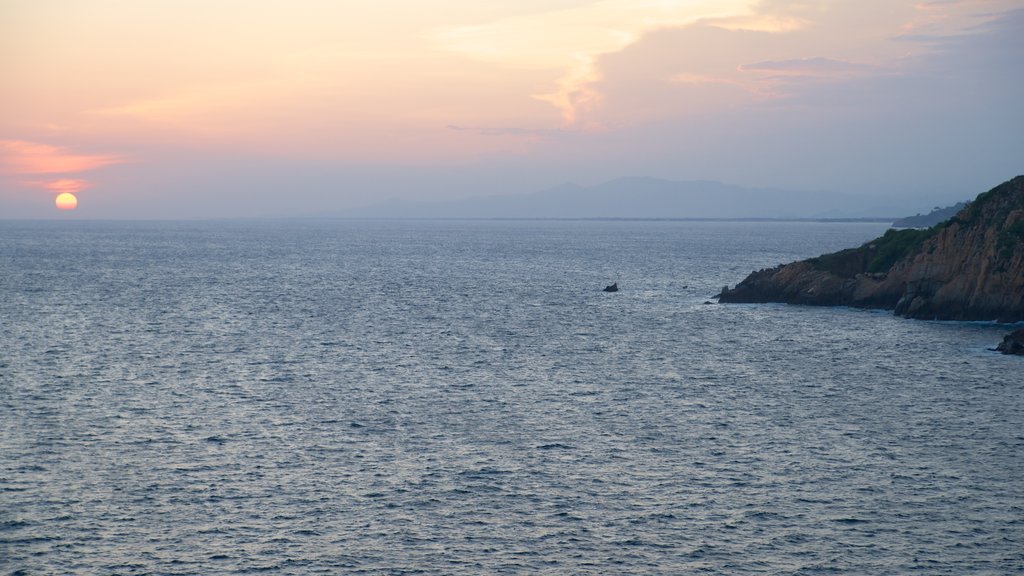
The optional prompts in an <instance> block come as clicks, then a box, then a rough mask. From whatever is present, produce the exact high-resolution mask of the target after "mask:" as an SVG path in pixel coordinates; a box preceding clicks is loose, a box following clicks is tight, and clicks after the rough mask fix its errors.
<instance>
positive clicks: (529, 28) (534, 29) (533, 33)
mask: <svg viewBox="0 0 1024 576" xmlns="http://www.w3.org/2000/svg"><path fill="white" fill-rule="evenodd" d="M752 4H753V0H658V1H653V0H652V1H647V2H636V1H634V0H605V1H602V2H590V3H587V4H586V5H583V6H577V7H574V8H569V9H561V10H551V11H546V12H540V13H534V14H530V15H526V16H518V17H513V18H506V19H501V20H497V21H494V22H490V23H487V24H482V25H476V26H462V27H453V28H446V29H441V30H436V31H434V32H433V33H432V34H431V38H432V39H433V40H434V42H435V43H436V44H438V45H440V46H441V47H442V48H443V49H445V50H448V51H451V52H456V53H460V54H462V55H464V56H467V57H469V58H473V59H476V60H481V61H485V62H493V63H499V64H504V65H507V66H511V67H519V68H545V69H549V68H557V69H560V70H562V74H561V77H560V78H559V80H558V81H557V82H556V85H555V86H553V87H551V90H550V91H548V92H543V93H539V94H535V95H534V96H533V97H534V98H536V99H537V100H541V101H544V102H548V103H550V104H551V105H553V106H554V107H555V108H557V109H558V110H559V111H560V113H561V116H562V120H563V125H565V126H578V125H580V124H581V121H582V113H583V112H585V111H586V110H588V109H590V108H593V107H595V106H597V105H598V104H599V103H600V101H601V94H600V93H599V92H597V91H595V90H594V88H593V85H594V83H595V82H597V81H598V80H600V71H599V69H598V67H597V59H598V57H599V56H600V55H602V54H607V53H613V52H618V51H620V50H622V49H623V48H625V47H627V46H629V45H631V44H633V43H634V42H636V41H637V40H638V39H640V38H641V37H643V36H644V35H645V34H646V33H648V32H651V31H654V30H659V29H664V28H672V27H680V26H686V25H689V24H693V23H695V22H698V21H701V20H708V19H711V20H720V21H721V22H722V23H723V25H724V23H726V22H733V23H734V24H735V25H737V26H755V25H756V26H760V25H762V24H761V23H759V22H753V21H750V22H745V23H743V22H741V21H740V19H744V18H746V19H749V18H751V17H752V16H753V14H752V12H751V5H752Z"/></svg>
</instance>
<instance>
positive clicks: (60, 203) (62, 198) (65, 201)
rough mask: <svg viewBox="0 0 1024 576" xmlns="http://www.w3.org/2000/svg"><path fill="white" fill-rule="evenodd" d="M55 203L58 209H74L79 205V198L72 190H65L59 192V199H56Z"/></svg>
mask: <svg viewBox="0 0 1024 576" xmlns="http://www.w3.org/2000/svg"><path fill="white" fill-rule="evenodd" d="M54 204H56V205H57V209H58V210H74V209H75V208H77V207H78V198H76V197H75V195H74V194H72V193H70V192H64V193H63V194H58V195H57V199H56V200H54Z"/></svg>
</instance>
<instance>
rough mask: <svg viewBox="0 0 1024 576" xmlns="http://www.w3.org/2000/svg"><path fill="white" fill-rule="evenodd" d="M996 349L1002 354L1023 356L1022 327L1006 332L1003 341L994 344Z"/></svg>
mask: <svg viewBox="0 0 1024 576" xmlns="http://www.w3.org/2000/svg"><path fill="white" fill-rule="evenodd" d="M996 350H998V351H1000V352H1002V353H1003V354H1019V355H1021V356H1024V328H1021V329H1020V330H1014V331H1013V332H1010V333H1009V334H1007V335H1006V337H1004V338H1003V341H1002V342H1000V343H999V345H998V346H996Z"/></svg>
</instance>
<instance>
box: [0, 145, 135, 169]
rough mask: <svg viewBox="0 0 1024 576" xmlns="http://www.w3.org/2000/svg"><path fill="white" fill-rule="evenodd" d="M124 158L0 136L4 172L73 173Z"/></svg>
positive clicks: (121, 161) (115, 162)
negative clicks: (6, 138) (80, 152)
mask: <svg viewBox="0 0 1024 576" xmlns="http://www.w3.org/2000/svg"><path fill="white" fill-rule="evenodd" d="M123 162H125V160H124V159H123V158H121V157H119V156H114V155H110V154H75V153H73V152H70V151H68V150H67V149H66V148H61V147H58V146H50V145H49V144H39V143H37V142H28V141H25V140H0V173H2V174H21V175H27V174H70V173H75V172H86V171H89V170H95V169H97V168H102V167H104V166H109V165H111V164H121V163H123Z"/></svg>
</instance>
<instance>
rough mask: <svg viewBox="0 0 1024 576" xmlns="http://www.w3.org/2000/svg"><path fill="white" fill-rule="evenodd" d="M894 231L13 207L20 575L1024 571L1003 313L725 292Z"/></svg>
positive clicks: (5, 503) (12, 369)
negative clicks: (150, 219) (609, 288)
mask: <svg viewBox="0 0 1024 576" xmlns="http://www.w3.org/2000/svg"><path fill="white" fill-rule="evenodd" d="M882 229H883V226H881V225H876V224H841V225H840V224H812V223H693V222H346V221H337V222H248V223H236V222H207V223H86V222H0V568H2V569H3V570H4V573H17V574H53V573H81V574H113V573H120V574H135V573H138V574H142V573H157V574H218V573H223V574H232V573H245V574H248V573H255V572H261V571H267V572H270V573H280V574H338V573H352V574H358V573H368V574H518V573H524V574H525V573H529V574H588V573H589V574H626V573H630V574H679V573H711V574H778V573H792V574H905V573H910V572H918V573H921V574H1009V573H1018V572H1022V571H1024V480H1022V478H1024V394H1022V388H1024V363H1022V359H1021V358H1011V357H1004V356H1001V355H998V354H995V353H992V352H989V351H988V350H986V348H988V347H991V346H993V345H994V344H995V343H996V342H998V340H999V339H1000V338H1001V337H1002V335H1003V334H1004V333H1005V332H1006V331H1007V329H1006V328H1005V327H999V326H993V325H988V324H964V323H930V322H920V321H910V320H903V319H899V318H894V317H892V316H891V315H889V314H888V313H885V312H868V311H857V310H846V309H826V308H820V309H819V308H803V307H793V306H781V305H730V306H724V305H715V304H705V301H706V300H708V298H709V296H711V295H713V294H715V293H716V292H717V291H718V290H719V289H720V288H721V286H722V285H724V284H734V283H735V282H737V281H738V280H740V279H741V278H742V277H744V276H745V275H746V274H747V273H748V272H750V271H751V270H753V269H757V268H761V267H764V266H770V265H775V264H777V263H780V262H783V261H788V260H792V259H795V258H802V257H806V256H811V255H814V254H817V253H820V252H824V251H830V250H834V249H838V248H842V247H848V246H853V245H857V244H859V243H861V242H863V241H865V240H867V239H868V238H871V237H874V236H875V235H877V234H878V233H880V232H881V231H882ZM613 281H618V283H619V286H620V287H621V288H622V290H621V291H620V292H618V293H615V294H606V293H602V292H601V291H600V288H601V287H603V286H604V285H605V284H606V283H610V282H613Z"/></svg>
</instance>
